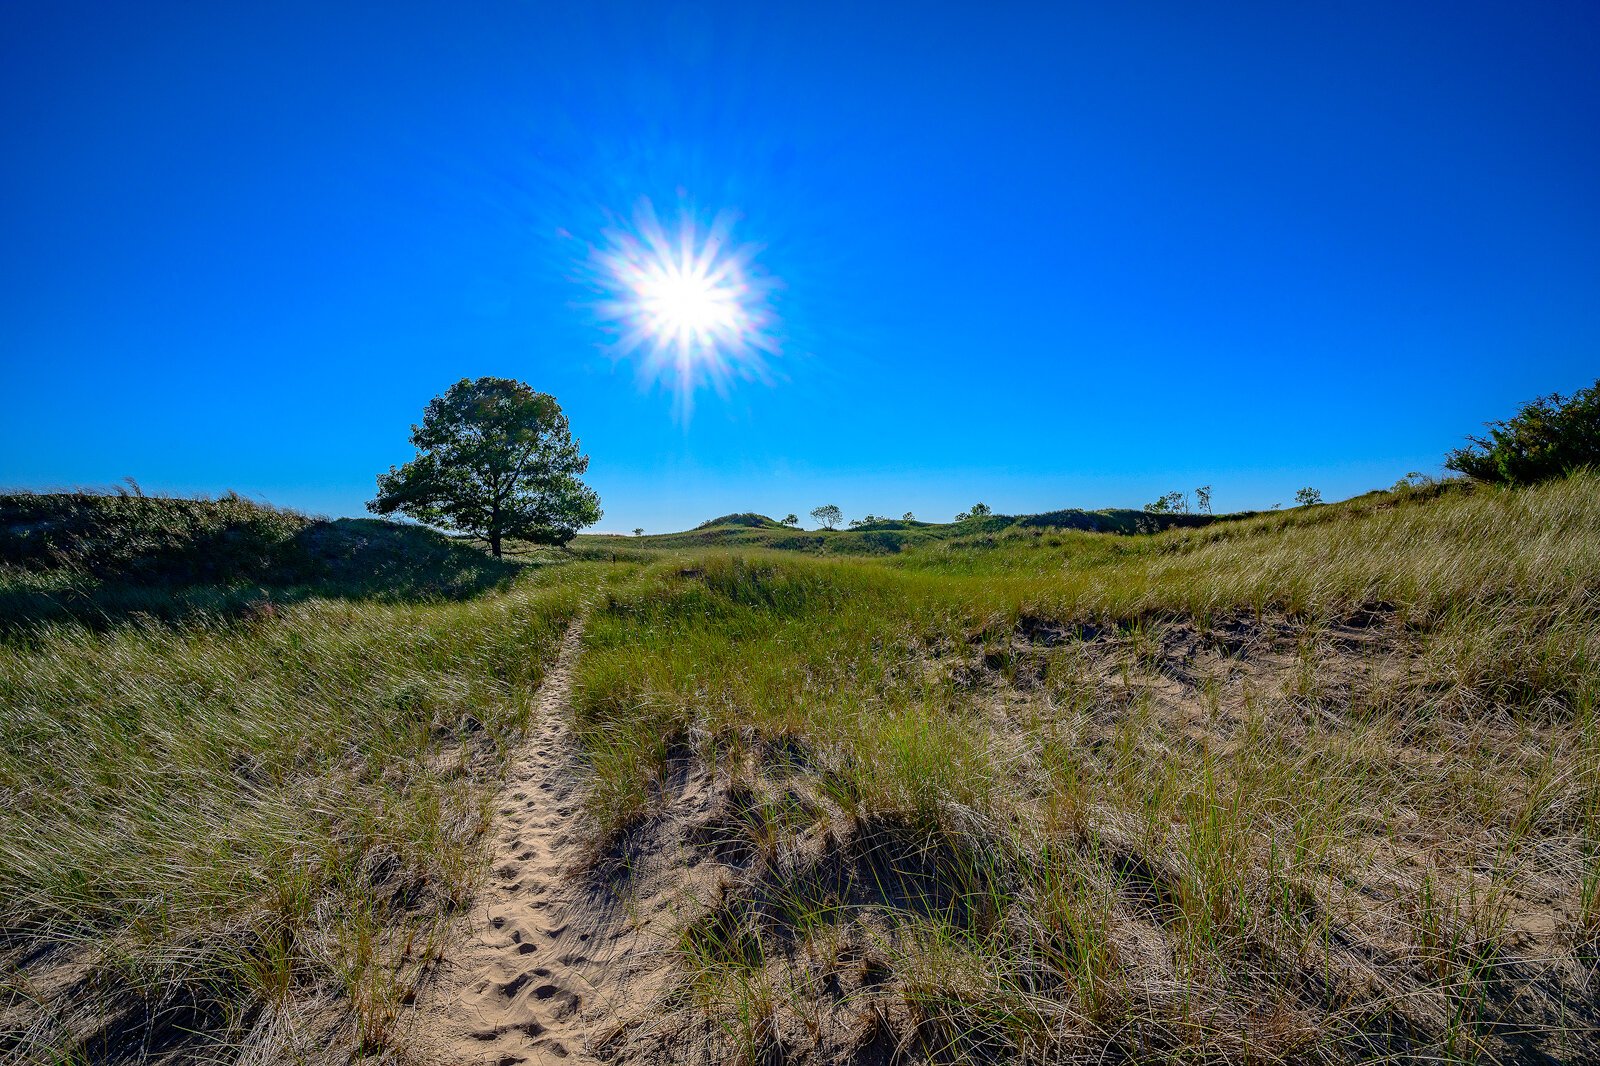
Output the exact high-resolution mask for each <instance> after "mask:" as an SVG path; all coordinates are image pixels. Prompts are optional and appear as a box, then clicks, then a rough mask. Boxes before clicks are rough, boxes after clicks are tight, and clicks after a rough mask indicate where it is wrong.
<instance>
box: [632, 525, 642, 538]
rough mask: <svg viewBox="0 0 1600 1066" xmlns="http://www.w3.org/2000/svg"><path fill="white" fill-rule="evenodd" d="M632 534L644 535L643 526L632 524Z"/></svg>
mask: <svg viewBox="0 0 1600 1066" xmlns="http://www.w3.org/2000/svg"><path fill="white" fill-rule="evenodd" d="M633 535H634V536H636V537H642V536H644V527H643V526H634V527H633Z"/></svg>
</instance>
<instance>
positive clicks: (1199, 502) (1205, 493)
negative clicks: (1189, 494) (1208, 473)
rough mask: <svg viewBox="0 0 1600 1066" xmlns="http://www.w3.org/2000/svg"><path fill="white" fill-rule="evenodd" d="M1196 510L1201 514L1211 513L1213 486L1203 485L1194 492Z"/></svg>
mask: <svg viewBox="0 0 1600 1066" xmlns="http://www.w3.org/2000/svg"><path fill="white" fill-rule="evenodd" d="M1194 509H1195V510H1196V511H1198V512H1199V513H1201V514H1210V513H1211V486H1210V485H1201V486H1200V487H1199V488H1197V489H1195V490H1194Z"/></svg>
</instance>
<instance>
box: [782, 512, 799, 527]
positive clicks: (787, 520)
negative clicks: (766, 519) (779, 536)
mask: <svg viewBox="0 0 1600 1066" xmlns="http://www.w3.org/2000/svg"><path fill="white" fill-rule="evenodd" d="M778 524H779V525H781V526H798V525H799V524H800V516H799V515H797V514H786V515H784V516H783V521H782V522H779V523H778Z"/></svg>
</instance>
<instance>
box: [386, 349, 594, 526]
mask: <svg viewBox="0 0 1600 1066" xmlns="http://www.w3.org/2000/svg"><path fill="white" fill-rule="evenodd" d="M411 444H412V446H413V447H415V448H416V449H417V455H416V458H414V459H412V460H411V461H410V462H408V463H406V464H405V465H404V466H401V467H390V468H389V472H388V473H386V474H379V475H378V496H377V498H376V499H374V500H372V501H371V502H370V503H368V504H367V510H369V511H371V512H373V513H374V514H384V515H387V514H396V513H398V514H403V515H407V516H408V517H411V518H414V519H416V520H417V521H419V522H425V523H427V524H428V525H433V526H440V527H442V528H445V529H453V530H458V531H460V532H463V533H471V534H473V535H475V536H479V537H482V538H484V539H485V540H487V541H488V542H489V548H490V550H491V551H493V552H494V554H495V555H499V554H500V552H501V545H502V542H503V541H504V540H505V539H506V538H515V539H518V540H524V541H528V542H530V543H533V544H554V545H562V544H566V543H567V542H568V541H570V540H571V539H572V538H573V537H574V536H576V535H577V532H578V530H580V529H582V528H583V527H584V526H588V525H593V524H594V523H595V522H598V521H599V520H600V515H601V511H600V498H599V497H598V496H596V495H595V493H594V490H593V489H591V488H589V487H588V486H587V485H585V484H584V483H583V482H582V481H581V480H580V479H579V478H580V475H582V474H583V473H584V472H586V471H587V470H588V469H589V457H588V456H587V455H584V454H583V453H582V451H581V450H580V448H579V446H578V442H577V441H576V440H574V439H573V437H572V429H571V427H570V426H569V425H568V423H567V417H566V415H564V414H562V413H561V405H560V404H558V403H557V402H556V400H555V397H553V396H550V395H548V394H546V393H542V392H535V391H534V390H533V389H532V388H530V387H529V386H528V385H526V384H524V383H522V382H520V381H513V380H511V379H509V378H492V377H482V378H477V379H476V380H472V379H468V378H462V379H461V380H460V381H458V382H456V383H455V384H454V385H452V386H450V388H449V389H448V390H446V391H445V393H444V395H442V396H436V397H434V398H433V399H432V400H431V401H429V403H428V406H427V409H426V410H424V411H423V414H422V424H421V425H419V426H412V427H411Z"/></svg>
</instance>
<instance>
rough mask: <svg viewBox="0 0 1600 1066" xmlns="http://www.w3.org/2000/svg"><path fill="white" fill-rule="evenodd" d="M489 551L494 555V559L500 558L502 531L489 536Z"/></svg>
mask: <svg viewBox="0 0 1600 1066" xmlns="http://www.w3.org/2000/svg"><path fill="white" fill-rule="evenodd" d="M489 550H490V551H491V552H493V553H494V557H495V558H496V559H498V558H500V531H499V530H496V531H495V532H493V533H490V534H489Z"/></svg>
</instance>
